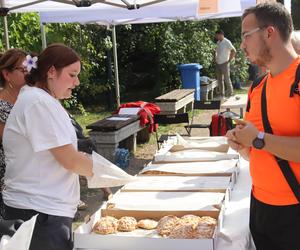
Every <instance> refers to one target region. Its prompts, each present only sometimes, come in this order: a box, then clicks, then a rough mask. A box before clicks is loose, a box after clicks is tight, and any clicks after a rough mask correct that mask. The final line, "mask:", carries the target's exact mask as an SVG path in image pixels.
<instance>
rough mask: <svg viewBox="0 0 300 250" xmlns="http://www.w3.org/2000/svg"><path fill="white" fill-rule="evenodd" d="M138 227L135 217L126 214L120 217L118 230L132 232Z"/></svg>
mask: <svg viewBox="0 0 300 250" xmlns="http://www.w3.org/2000/svg"><path fill="white" fill-rule="evenodd" d="M136 227H137V221H136V219H135V218H133V217H129V216H124V217H122V218H121V219H119V225H118V231H121V232H131V231H133V230H135V229H136Z"/></svg>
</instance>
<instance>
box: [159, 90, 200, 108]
mask: <svg viewBox="0 0 300 250" xmlns="http://www.w3.org/2000/svg"><path fill="white" fill-rule="evenodd" d="M194 92H195V89H175V90H172V91H171V92H169V93H166V94H164V95H161V96H159V97H156V98H155V103H156V104H157V105H158V106H159V107H160V113H161V114H177V112H178V111H179V110H182V111H183V113H184V112H186V108H187V106H188V105H191V109H192V107H193V104H194V100H195V98H194Z"/></svg>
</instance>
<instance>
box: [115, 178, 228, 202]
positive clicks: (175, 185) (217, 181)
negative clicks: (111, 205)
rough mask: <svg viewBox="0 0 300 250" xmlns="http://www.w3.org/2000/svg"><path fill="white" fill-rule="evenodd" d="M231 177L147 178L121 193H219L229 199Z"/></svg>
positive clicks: (125, 187)
mask: <svg viewBox="0 0 300 250" xmlns="http://www.w3.org/2000/svg"><path fill="white" fill-rule="evenodd" d="M232 188H233V181H232V178H231V176H147V175H140V176H138V180H137V181H136V182H131V183H128V184H126V185H125V186H123V187H122V188H121V189H120V191H121V192H153V191H154V192H158V191H159V192H217V193H218V192H219V193H226V196H228V198H229V199H230V197H231V191H232Z"/></svg>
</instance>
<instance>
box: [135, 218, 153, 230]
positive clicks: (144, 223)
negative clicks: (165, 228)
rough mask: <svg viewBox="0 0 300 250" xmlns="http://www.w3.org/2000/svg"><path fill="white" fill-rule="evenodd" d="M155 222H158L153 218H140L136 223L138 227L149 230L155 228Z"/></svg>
mask: <svg viewBox="0 0 300 250" xmlns="http://www.w3.org/2000/svg"><path fill="white" fill-rule="evenodd" d="M157 224H158V222H157V221H155V220H150V219H144V220H140V221H139V222H138V224H137V225H138V227H139V228H143V229H147V230H151V229H155V228H156V227H157Z"/></svg>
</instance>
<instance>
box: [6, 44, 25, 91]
mask: <svg viewBox="0 0 300 250" xmlns="http://www.w3.org/2000/svg"><path fill="white" fill-rule="evenodd" d="M25 57H26V52H25V51H23V50H20V49H9V50H7V51H6V52H4V53H3V54H0V86H1V87H4V83H5V79H4V77H3V74H2V70H4V69H6V70H8V71H13V70H14V68H15V67H16V66H17V64H18V63H20V60H22V59H25Z"/></svg>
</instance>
